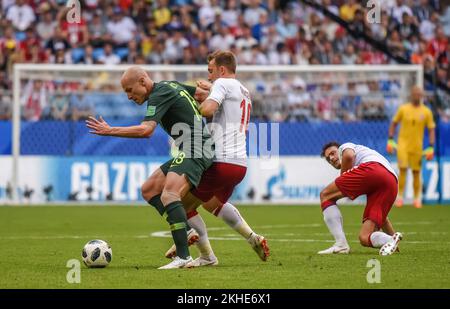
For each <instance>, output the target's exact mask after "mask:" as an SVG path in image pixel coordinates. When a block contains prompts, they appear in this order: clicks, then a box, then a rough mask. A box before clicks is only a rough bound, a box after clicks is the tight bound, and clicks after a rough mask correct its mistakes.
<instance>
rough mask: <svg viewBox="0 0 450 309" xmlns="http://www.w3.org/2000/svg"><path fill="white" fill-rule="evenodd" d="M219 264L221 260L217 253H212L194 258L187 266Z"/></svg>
mask: <svg viewBox="0 0 450 309" xmlns="http://www.w3.org/2000/svg"><path fill="white" fill-rule="evenodd" d="M216 265H219V260H218V259H217V257H216V256H215V255H210V256H208V257H206V256H200V257H198V258H196V259H195V260H193V261H192V262H190V263H188V264H186V267H187V268H194V267H202V266H216Z"/></svg>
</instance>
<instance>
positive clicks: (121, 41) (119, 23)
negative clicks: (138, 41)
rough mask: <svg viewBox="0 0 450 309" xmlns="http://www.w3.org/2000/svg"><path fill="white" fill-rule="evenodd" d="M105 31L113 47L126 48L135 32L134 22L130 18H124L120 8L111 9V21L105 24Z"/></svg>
mask: <svg viewBox="0 0 450 309" xmlns="http://www.w3.org/2000/svg"><path fill="white" fill-rule="evenodd" d="M106 29H107V31H108V34H109V36H110V37H111V39H112V41H113V42H114V45H115V47H126V46H127V44H128V42H129V41H130V40H132V39H133V38H134V37H135V35H136V31H137V29H136V24H135V23H134V21H133V20H132V19H131V18H130V17H128V16H124V14H123V11H122V9H121V8H120V7H115V8H114V9H113V17H112V20H111V21H109V22H107V24H106Z"/></svg>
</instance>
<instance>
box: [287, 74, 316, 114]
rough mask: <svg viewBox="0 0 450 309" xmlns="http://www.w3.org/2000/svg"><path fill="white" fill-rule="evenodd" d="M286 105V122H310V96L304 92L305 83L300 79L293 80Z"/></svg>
mask: <svg viewBox="0 0 450 309" xmlns="http://www.w3.org/2000/svg"><path fill="white" fill-rule="evenodd" d="M287 103H288V118H287V120H288V121H310V120H311V119H312V118H313V107H312V102H311V96H310V94H309V93H308V92H307V91H306V83H305V81H304V80H303V79H302V78H300V77H296V78H294V80H293V82H292V89H291V90H290V91H289V92H288V95H287Z"/></svg>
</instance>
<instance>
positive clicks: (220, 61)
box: [207, 50, 236, 73]
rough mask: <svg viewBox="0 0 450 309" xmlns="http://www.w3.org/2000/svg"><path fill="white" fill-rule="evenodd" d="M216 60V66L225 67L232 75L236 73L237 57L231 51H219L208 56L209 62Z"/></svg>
mask: <svg viewBox="0 0 450 309" xmlns="http://www.w3.org/2000/svg"><path fill="white" fill-rule="evenodd" d="M213 60H215V63H216V66H218V67H219V66H224V67H226V68H227V69H228V71H230V72H231V73H236V56H235V55H234V54H233V53H232V52H230V51H222V50H218V51H215V52H213V53H212V54H209V55H208V58H207V61H208V63H210V62H211V61H213Z"/></svg>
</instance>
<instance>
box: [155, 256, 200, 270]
mask: <svg viewBox="0 0 450 309" xmlns="http://www.w3.org/2000/svg"><path fill="white" fill-rule="evenodd" d="M192 261H193V260H192V258H191V257H190V256H188V257H187V258H186V259H182V258H180V257H178V256H176V257H174V259H173V260H172V262H170V263H169V264H167V265H164V266H161V267H159V268H158V269H175V268H185V267H186V265H187V264H188V263H190V262H192Z"/></svg>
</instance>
